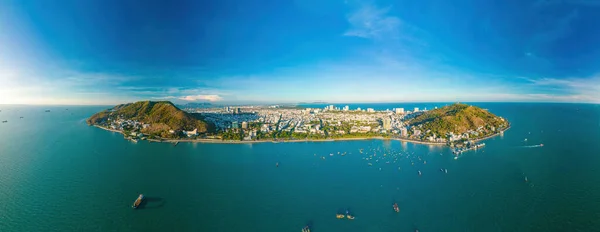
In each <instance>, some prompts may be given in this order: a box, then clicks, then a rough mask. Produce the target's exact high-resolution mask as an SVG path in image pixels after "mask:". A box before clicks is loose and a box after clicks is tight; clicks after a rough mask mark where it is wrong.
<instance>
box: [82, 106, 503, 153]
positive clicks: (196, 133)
mask: <svg viewBox="0 0 600 232" xmlns="http://www.w3.org/2000/svg"><path fill="white" fill-rule="evenodd" d="M197 106H198V107H196V108H185V111H184V110H181V109H179V108H178V107H177V106H175V105H174V104H173V103H171V102H168V101H159V102H154V101H141V102H136V103H129V104H122V105H118V106H115V107H113V108H111V109H107V110H104V111H102V112H99V113H96V114H94V115H93V116H92V117H90V118H89V119H87V123H88V124H89V125H93V126H97V127H100V128H103V129H106V130H111V131H116V132H120V133H123V134H124V135H125V138H126V139H131V140H132V141H135V142H137V140H139V139H141V140H146V139H147V140H150V141H163V142H220V143H250V142H294V141H334V140H360V139H396V140H402V141H409V142H416V143H425V144H440V145H450V146H454V147H469V146H472V145H474V142H476V141H478V140H482V139H486V138H489V137H492V136H494V135H497V134H500V133H502V132H504V131H505V130H507V129H508V128H509V127H510V124H509V122H508V121H507V120H505V119H504V118H502V117H499V116H496V115H494V114H492V113H490V112H489V111H487V110H485V109H482V108H479V107H476V106H472V105H467V104H462V103H455V104H452V105H447V106H444V107H441V108H439V109H438V108H436V109H433V110H426V109H424V110H419V108H414V110H412V111H409V110H404V108H394V109H393V110H385V111H377V110H374V109H372V108H367V109H361V108H357V109H353V110H350V109H349V107H348V106H344V107H342V108H339V107H335V106H333V105H329V106H327V107H325V108H324V109H320V108H298V107H295V108H289V107H279V106H268V107H260V106H240V107H228V106H227V107H222V108H214V107H212V108H207V107H206V106H209V105H208V104H202V105H197Z"/></svg>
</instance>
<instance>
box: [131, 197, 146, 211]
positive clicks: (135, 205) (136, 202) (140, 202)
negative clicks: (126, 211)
mask: <svg viewBox="0 0 600 232" xmlns="http://www.w3.org/2000/svg"><path fill="white" fill-rule="evenodd" d="M142 201H144V194H140V196H138V198H137V199H135V202H133V205H132V206H131V207H132V208H134V209H137V208H138V207H140V204H142Z"/></svg>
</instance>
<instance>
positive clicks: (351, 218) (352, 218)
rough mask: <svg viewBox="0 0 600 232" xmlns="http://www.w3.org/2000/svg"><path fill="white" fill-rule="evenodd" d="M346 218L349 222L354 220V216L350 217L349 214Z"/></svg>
mask: <svg viewBox="0 0 600 232" xmlns="http://www.w3.org/2000/svg"><path fill="white" fill-rule="evenodd" d="M346 218H348V219H350V220H354V216H352V215H350V214H348V215H346Z"/></svg>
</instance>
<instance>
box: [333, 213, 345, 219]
mask: <svg viewBox="0 0 600 232" xmlns="http://www.w3.org/2000/svg"><path fill="white" fill-rule="evenodd" d="M345 216H346V215H343V214H340V213H338V214H336V215H335V218H337V219H343V218H344V217H345Z"/></svg>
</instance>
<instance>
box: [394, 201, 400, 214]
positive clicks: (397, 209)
mask: <svg viewBox="0 0 600 232" xmlns="http://www.w3.org/2000/svg"><path fill="white" fill-rule="evenodd" d="M393 207H394V211H396V213H399V212H400V207H398V203H394V205H393Z"/></svg>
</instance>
